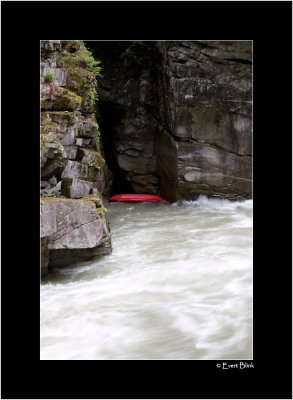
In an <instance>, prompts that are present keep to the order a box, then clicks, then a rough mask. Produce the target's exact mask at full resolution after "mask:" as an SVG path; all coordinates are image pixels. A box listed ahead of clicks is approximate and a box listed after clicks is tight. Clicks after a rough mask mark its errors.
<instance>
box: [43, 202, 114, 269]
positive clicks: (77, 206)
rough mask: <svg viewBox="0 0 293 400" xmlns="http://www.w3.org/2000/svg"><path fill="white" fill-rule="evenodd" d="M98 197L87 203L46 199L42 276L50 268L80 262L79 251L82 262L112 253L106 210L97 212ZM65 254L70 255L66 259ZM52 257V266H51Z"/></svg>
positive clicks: (44, 207) (44, 203) (44, 205)
mask: <svg viewBox="0 0 293 400" xmlns="http://www.w3.org/2000/svg"><path fill="white" fill-rule="evenodd" d="M95 198H96V197H95V196H93V198H92V199H91V198H89V199H87V200H84V199H82V200H71V199H63V198H60V199H45V198H42V200H41V238H42V249H41V250H42V263H41V264H42V270H41V272H42V274H45V273H46V269H47V267H48V268H51V267H52V266H65V265H68V264H70V263H72V262H74V261H76V258H75V256H76V252H77V250H78V260H85V259H88V258H90V257H93V256H95V255H98V254H106V253H107V254H109V252H110V251H111V239H110V232H109V228H108V224H107V222H106V220H105V215H104V212H103V209H96V204H95V202H94V200H95ZM100 247H101V248H100ZM51 251H54V255H53V256H52V257H53V259H54V261H53V264H52V263H51V261H50V259H51V254H50V253H51ZM59 251H60V252H61V253H60V254H59ZM63 251H65V253H66V257H65V258H64V254H65V253H63ZM48 252H49V253H48ZM48 254H49V263H47V261H48ZM58 254H59V255H60V262H58Z"/></svg>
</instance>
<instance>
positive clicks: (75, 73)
mask: <svg viewBox="0 0 293 400" xmlns="http://www.w3.org/2000/svg"><path fill="white" fill-rule="evenodd" d="M41 60H42V62H41V179H42V180H41V195H42V200H41V229H42V240H41V263H42V266H41V274H42V276H43V275H44V274H46V273H47V271H48V268H50V267H54V266H64V265H67V264H71V263H73V262H76V261H82V260H85V259H87V258H89V257H93V256H96V255H100V254H106V253H109V252H110V251H111V240H110V234H109V229H108V223H107V219H106V215H105V213H104V212H102V211H101V210H103V203H102V200H101V197H100V196H99V193H101V192H102V191H103V189H104V175H103V166H104V163H105V162H104V159H103V157H102V155H101V149H100V143H99V134H100V133H99V126H98V124H97V121H96V116H95V106H96V105H95V101H96V74H97V73H98V69H97V64H98V63H97V62H96V61H95V60H94V58H93V57H92V55H91V53H90V52H88V50H87V49H86V47H85V45H84V43H83V42H81V41H42V42H41ZM94 194H95V195H96V196H95V197H93V195H94ZM91 196H92V197H91ZM89 197H90V198H91V199H90V200H85V199H88V198H89ZM69 199H70V200H69ZM71 199H74V200H71ZM78 199H79V200H78ZM96 207H98V208H97V210H100V211H99V212H98V211H97V210H96Z"/></svg>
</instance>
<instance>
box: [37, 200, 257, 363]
mask: <svg viewBox="0 0 293 400" xmlns="http://www.w3.org/2000/svg"><path fill="white" fill-rule="evenodd" d="M252 205H253V204H252V200H246V201H243V202H230V201H228V200H219V199H209V200H208V199H207V198H205V197H200V198H199V199H198V200H197V201H193V202H187V201H185V202H181V203H175V204H171V205H170V204H155V203H153V204H151V203H144V204H143V203H140V204H133V203H110V204H106V207H107V209H108V216H109V219H110V224H111V232H112V240H113V252H112V254H111V255H109V256H104V257H103V258H100V259H99V260H94V261H90V262H86V263H83V264H79V265H78V266H72V267H67V268H63V269H55V270H53V272H52V273H51V274H50V275H49V276H48V277H46V278H45V279H44V280H42V284H41V298H40V299H41V350H40V353H41V359H42V360H53V359H56V360H152V359H154V360H211V359H231V360H232V359H234V360H237V359H252V356H253V353H252V339H253V338H252V315H253V310H252V284H253V281H252V269H253V266H252Z"/></svg>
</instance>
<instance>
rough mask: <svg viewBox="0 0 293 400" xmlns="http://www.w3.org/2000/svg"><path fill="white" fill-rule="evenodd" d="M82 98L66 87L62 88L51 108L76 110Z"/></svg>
mask: <svg viewBox="0 0 293 400" xmlns="http://www.w3.org/2000/svg"><path fill="white" fill-rule="evenodd" d="M81 102H82V98H81V97H80V96H78V95H77V94H75V93H73V92H71V91H70V90H68V89H64V91H63V94H62V96H60V97H58V98H57V99H56V100H55V101H54V103H53V107H52V109H53V110H60V111H61V110H62V111H65V110H76V109H78V108H79V107H80V105H81Z"/></svg>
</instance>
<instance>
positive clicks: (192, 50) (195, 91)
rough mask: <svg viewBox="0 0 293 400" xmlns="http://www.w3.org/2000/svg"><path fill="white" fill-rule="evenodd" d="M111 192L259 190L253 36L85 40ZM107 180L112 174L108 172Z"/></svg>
mask: <svg viewBox="0 0 293 400" xmlns="http://www.w3.org/2000/svg"><path fill="white" fill-rule="evenodd" d="M87 45H88V46H89V47H90V48H91V49H92V51H93V52H94V54H97V55H99V57H100V58H101V60H102V63H103V71H102V74H101V76H100V77H99V85H98V94H99V98H100V102H99V107H100V124H101V130H102V137H103V145H104V151H105V156H106V162H107V164H108V166H109V168H110V170H111V171H112V173H113V176H111V179H112V180H111V182H110V183H109V184H108V187H110V185H111V184H112V187H111V189H110V192H112V193H117V192H136V193H143V192H146V193H154V194H159V193H160V194H161V195H162V196H164V197H165V198H166V199H167V200H169V201H173V200H176V199H195V198H196V197H197V196H198V195H199V194H201V193H202V194H206V195H208V196H219V197H226V198H230V199H238V198H250V197H251V196H252V71H251V69H252V48H251V45H252V44H251V42H250V41H239V42H238V41H234V42H228V41H182V42H102V41H92V42H87ZM108 182H109V181H108Z"/></svg>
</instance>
